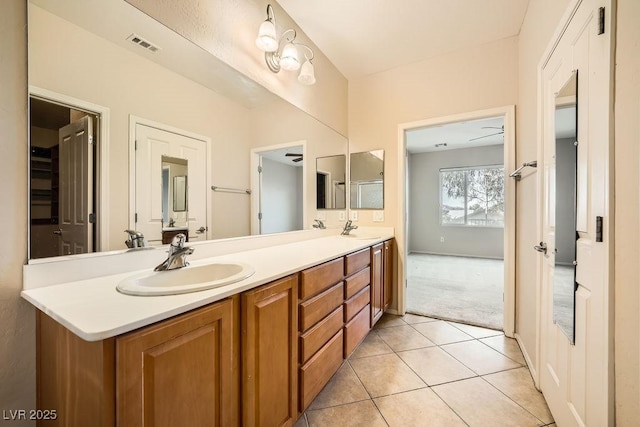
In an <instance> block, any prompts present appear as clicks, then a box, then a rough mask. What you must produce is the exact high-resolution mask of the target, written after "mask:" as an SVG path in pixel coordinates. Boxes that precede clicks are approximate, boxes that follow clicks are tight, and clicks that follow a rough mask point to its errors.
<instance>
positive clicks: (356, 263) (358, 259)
mask: <svg viewBox="0 0 640 427" xmlns="http://www.w3.org/2000/svg"><path fill="white" fill-rule="evenodd" d="M370 262H371V253H370V251H369V248H366V249H363V250H361V251H358V252H354V253H352V254H349V255H347V256H346V257H345V269H344V272H345V275H346V276H349V275H350V274H353V273H355V272H356V271H358V270H362V269H363V268H364V267H366V266H367V265H369V263H370Z"/></svg>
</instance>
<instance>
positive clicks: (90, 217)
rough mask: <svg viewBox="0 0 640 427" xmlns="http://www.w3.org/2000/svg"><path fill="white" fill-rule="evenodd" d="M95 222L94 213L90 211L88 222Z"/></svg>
mask: <svg viewBox="0 0 640 427" xmlns="http://www.w3.org/2000/svg"><path fill="white" fill-rule="evenodd" d="M95 223H96V214H94V213H90V214H89V224H95Z"/></svg>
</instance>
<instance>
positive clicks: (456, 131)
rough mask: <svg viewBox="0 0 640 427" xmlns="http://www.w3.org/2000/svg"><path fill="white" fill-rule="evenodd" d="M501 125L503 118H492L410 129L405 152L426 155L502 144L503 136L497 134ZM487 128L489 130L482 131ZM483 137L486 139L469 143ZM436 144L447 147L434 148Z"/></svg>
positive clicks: (407, 133) (407, 134)
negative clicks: (434, 152)
mask: <svg viewBox="0 0 640 427" xmlns="http://www.w3.org/2000/svg"><path fill="white" fill-rule="evenodd" d="M503 123H504V117H493V118H489V119H479V120H468V121H465V122H456V123H447V124H444V125H437V126H430V127H424V128H419V129H411V130H408V131H407V132H406V140H407V150H408V151H409V152H410V153H427V152H433V151H443V150H456V149H459V148H472V147H484V146H487V145H499V144H503V143H504V138H503V135H502V134H499V133H500V132H501V129H500V128H501V127H502V125H503ZM487 127H488V128H489V129H483V128H487ZM495 128H497V129H495ZM493 134H498V135H493ZM489 135H492V136H489ZM484 136H487V137H486V138H480V139H477V140H475V141H469V140H470V139H473V138H479V137H484ZM436 144H447V145H446V146H439V147H436Z"/></svg>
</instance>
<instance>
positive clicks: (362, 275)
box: [344, 267, 371, 299]
mask: <svg viewBox="0 0 640 427" xmlns="http://www.w3.org/2000/svg"><path fill="white" fill-rule="evenodd" d="M369 282H371V268H370V267H367V268H365V269H363V270H360V271H359V272H357V273H356V274H354V275H353V276H349V277H347V278H346V279H344V299H349V298H351V297H352V296H354V295H355V294H357V293H358V291H359V290H360V289H362V288H364V287H365V286H367V285H368V284H369Z"/></svg>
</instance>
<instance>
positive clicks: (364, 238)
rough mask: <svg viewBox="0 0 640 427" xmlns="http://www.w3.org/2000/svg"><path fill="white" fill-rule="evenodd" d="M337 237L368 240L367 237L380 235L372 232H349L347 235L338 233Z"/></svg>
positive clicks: (375, 237)
mask: <svg viewBox="0 0 640 427" xmlns="http://www.w3.org/2000/svg"><path fill="white" fill-rule="evenodd" d="M338 237H340V238H343V239H356V240H368V239H379V238H380V236H375V235H372V234H358V233H350V234H347V235H342V234H340V235H338Z"/></svg>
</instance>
